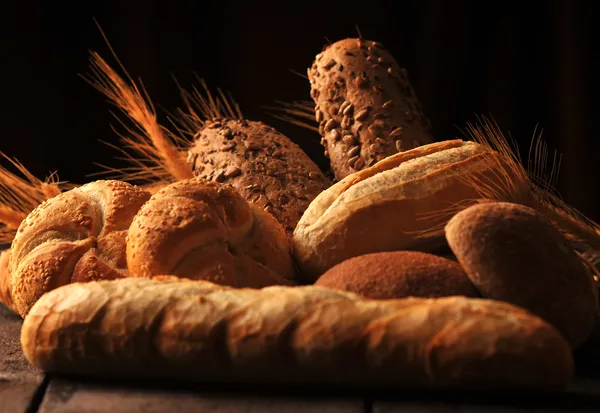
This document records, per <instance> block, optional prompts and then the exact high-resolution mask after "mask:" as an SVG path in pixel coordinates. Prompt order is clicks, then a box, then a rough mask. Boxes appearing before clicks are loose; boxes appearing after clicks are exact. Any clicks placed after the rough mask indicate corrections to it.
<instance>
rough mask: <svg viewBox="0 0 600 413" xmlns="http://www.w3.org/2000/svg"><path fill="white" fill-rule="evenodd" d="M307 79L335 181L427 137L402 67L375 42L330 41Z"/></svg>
mask: <svg viewBox="0 0 600 413" xmlns="http://www.w3.org/2000/svg"><path fill="white" fill-rule="evenodd" d="M308 78H309V79H310V85H311V96H312V98H313V100H314V102H315V105H316V106H315V115H316V120H317V122H318V123H319V132H320V134H321V136H322V140H321V143H322V144H323V146H325V148H326V154H327V155H328V156H329V158H330V162H331V167H332V170H333V172H334V175H335V178H336V179H337V180H341V179H343V178H344V177H346V176H347V175H349V174H351V173H354V172H356V171H359V170H362V169H364V168H365V167H368V166H372V165H373V164H375V163H376V162H378V161H380V160H382V159H384V158H386V157H387V156H390V155H392V154H394V153H397V152H401V151H406V150H409V149H412V148H414V147H417V146H420V145H424V144H427V143H431V142H432V141H433V139H432V137H431V127H430V124H429V121H428V120H427V119H426V118H425V116H424V115H423V111H422V109H421V105H420V103H419V100H418V99H417V96H416V94H415V92H414V90H413V88H412V86H411V85H410V82H409V80H408V76H407V73H406V70H405V69H403V68H401V67H400V66H398V63H397V62H396V60H395V59H394V57H393V56H392V55H391V54H390V53H389V52H388V51H387V50H386V49H385V48H384V47H383V46H382V45H381V44H380V43H377V42H372V41H368V40H361V39H345V40H340V41H338V42H336V43H333V44H332V45H329V46H327V47H326V48H325V49H324V50H323V52H322V53H320V54H318V55H317V57H316V59H315V61H314V63H313V65H312V67H311V68H310V69H309V70H308Z"/></svg>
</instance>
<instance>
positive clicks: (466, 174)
mask: <svg viewBox="0 0 600 413" xmlns="http://www.w3.org/2000/svg"><path fill="white" fill-rule="evenodd" d="M498 165H501V158H500V155H499V154H498V153H497V152H494V151H492V150H490V149H489V148H487V147H486V146H483V145H479V144H477V143H475V142H466V141H461V140H452V141H444V142H438V143H432V144H429V145H423V146H420V147H418V148H415V149H412V150H410V151H407V152H402V153H398V154H396V155H392V156H390V157H388V158H386V159H384V160H383V161H381V162H379V163H377V164H375V165H374V166H372V167H370V168H367V169H365V170H362V171H359V172H356V173H354V174H352V175H349V176H347V177H346V178H344V179H343V180H342V181H340V182H338V183H336V184H334V185H333V186H332V187H330V188H329V189H327V190H325V191H323V192H322V193H321V194H320V195H319V196H318V197H317V198H316V199H315V200H314V201H313V202H312V203H311V204H310V206H309V208H308V209H307V210H306V212H305V213H304V215H303V216H302V219H301V220H300V222H299V223H298V226H297V227H296V230H295V231H294V236H293V247H294V254H295V257H296V259H297V261H298V263H299V265H300V268H301V269H302V270H303V273H304V275H305V276H306V278H307V279H308V280H311V281H315V280H316V279H317V278H318V277H319V276H320V275H321V274H323V273H324V272H325V271H327V270H328V269H329V268H331V267H333V266H334V265H336V264H338V263H340V262H342V261H344V260H346V259H348V258H351V257H356V256H359V255H364V254H368V253H374V252H383V251H398V250H420V251H424V252H428V251H433V250H435V249H439V248H440V247H443V246H445V245H446V241H445V239H444V234H443V225H444V224H445V223H446V222H447V220H448V219H450V218H451V216H452V215H453V214H454V212H455V209H456V206H457V205H461V204H464V203H466V205H468V203H469V202H470V201H471V200H473V199H478V198H479V193H478V192H477V190H476V188H475V185H472V184H471V183H472V181H475V180H485V179H491V180H493V179H495V177H496V175H497V174H498V170H497V168H498ZM435 227H439V229H440V231H439V233H437V234H436V235H435V236H431V237H423V236H421V235H422V233H423V232H424V231H428V230H430V229H431V228H435Z"/></svg>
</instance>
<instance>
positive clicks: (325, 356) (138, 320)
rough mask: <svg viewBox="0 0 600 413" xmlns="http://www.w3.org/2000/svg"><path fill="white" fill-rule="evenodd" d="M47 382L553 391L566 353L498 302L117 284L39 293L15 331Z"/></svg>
mask: <svg viewBox="0 0 600 413" xmlns="http://www.w3.org/2000/svg"><path fill="white" fill-rule="evenodd" d="M21 344H22V347H23V351H24V354H25V356H26V357H27V359H28V360H29V361H30V362H31V363H32V364H33V365H34V366H36V367H39V368H41V369H44V370H46V371H50V372H60V373H67V374H73V373H75V374H83V375H88V376H89V375H92V376H105V377H119V376H121V377H122V376H130V377H131V376H133V377H161V378H166V377H177V378H188V379H193V380H198V381H204V382H212V383H217V382H221V383H223V382H225V383H230V382H237V383H252V384H257V383H261V384H265V385H268V384H285V383H288V384H291V383H293V384H294V386H295V387H296V388H297V386H298V384H305V385H310V386H315V385H318V386H330V385H334V386H340V385H343V386H348V387H351V386H360V387H365V386H366V387H375V388H380V389H381V388H382V387H395V388H415V387H424V388H427V387H428V388H431V387H437V388H440V387H465V388H468V387H479V388H481V387H485V388H493V389H498V388H501V389H504V388H530V389H531V388H535V389H557V388H562V387H564V386H565V385H566V384H568V383H569V382H570V380H571V378H572V375H573V360H572V356H571V351H570V348H569V345H568V344H567V343H566V341H565V340H564V339H563V338H562V337H561V335H560V334H559V333H558V332H557V331H556V330H555V329H554V328H553V327H552V326H551V325H549V324H547V323H546V322H544V321H542V320H541V319H540V318H538V317H535V316H533V315H531V314H530V313H528V312H526V311H525V310H522V309H520V308H518V307H515V306H512V305H510V304H506V303H502V302H495V301H491V300H483V299H472V298H471V299H470V298H465V297H447V298H438V299H418V298H407V299H400V300H365V299H361V298H360V297H359V296H357V295H355V294H351V293H342V292H336V291H334V290H330V289H326V288H321V287H315V286H305V287H289V286H273V287H266V288H263V289H260V290H257V289H243V288H242V289H238V288H230V287H225V286H219V285H216V284H213V283H209V282H203V281H188V280H183V279H172V278H166V279H165V278H160V279H154V280H150V279H140V278H125V279H120V280H114V281H100V282H92V283H85V284H71V285H67V286H64V287H62V288H60V289H58V290H54V291H52V292H50V293H49V294H46V295H45V296H44V297H42V299H40V300H39V301H38V302H37V303H36V304H35V306H34V307H33V308H32V310H31V311H30V313H29V314H28V315H27V318H26V319H25V322H24V324H23V328H22V330H21Z"/></svg>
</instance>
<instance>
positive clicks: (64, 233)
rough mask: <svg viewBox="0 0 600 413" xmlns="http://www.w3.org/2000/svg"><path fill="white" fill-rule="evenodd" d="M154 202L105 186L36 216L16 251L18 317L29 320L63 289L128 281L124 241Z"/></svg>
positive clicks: (58, 199)
mask: <svg viewBox="0 0 600 413" xmlns="http://www.w3.org/2000/svg"><path fill="white" fill-rule="evenodd" d="M149 198H150V194H149V193H147V192H146V191H143V190H142V189H140V188H139V187H136V186H133V185H130V184H128V183H125V182H121V181H113V180H106V181H105V180H100V181H94V182H90V183H88V184H85V185H82V186H80V187H77V188H74V189H71V190H69V191H66V192H63V193H61V194H60V195H57V196H55V197H54V198H51V199H48V200H47V201H45V202H43V203H42V204H40V205H39V206H38V207H36V208H35V209H34V210H33V211H31V213H30V214H29V215H27V218H26V219H25V220H24V221H23V222H22V223H21V225H20V226H19V230H18V231H17V235H16V236H15V239H14V241H13V243H12V247H11V255H10V272H11V287H12V288H11V292H12V299H13V301H14V304H15V307H16V309H17V310H18V313H19V314H20V315H21V316H24V315H25V314H27V311H29V308H30V307H31V305H33V303H34V302H35V301H36V300H37V299H38V298H39V297H41V296H42V294H44V293H45V292H47V291H50V290H52V289H54V288H57V287H60V286H61V285H64V284H68V283H70V282H76V281H91V280H97V279H114V278H121V277H125V276H127V261H126V258H125V237H126V234H127V230H128V229H129V225H130V224H131V221H132V219H133V217H134V216H135V214H136V213H137V211H138V209H139V208H140V207H141V206H142V205H143V204H144V202H146V201H147V200H148V199H149Z"/></svg>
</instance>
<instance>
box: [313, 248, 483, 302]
mask: <svg viewBox="0 0 600 413" xmlns="http://www.w3.org/2000/svg"><path fill="white" fill-rule="evenodd" d="M315 285H318V286H321V287H327V288H332V289H335V290H343V291H349V292H352V293H356V294H359V295H361V296H363V297H366V298H374V299H391V298H404V297H423V298H437V297H445V296H453V295H462V296H465V297H479V293H478V292H477V290H476V289H475V287H474V286H473V283H471V280H469V277H468V276H467V274H465V272H464V271H463V269H462V267H461V266H460V264H458V263H456V262H454V261H451V260H448V259H446V258H442V257H438V256H436V255H433V254H427V253H423V252H416V251H393V252H379V253H374V254H366V255H361V256H359V257H354V258H350V259H349V260H346V261H344V262H342V263H340V264H338V265H336V266H334V267H333V268H331V269H329V271H327V272H326V273H325V274H323V275H322V276H321V277H320V278H319V279H318V280H317V282H316V283H315Z"/></svg>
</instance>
